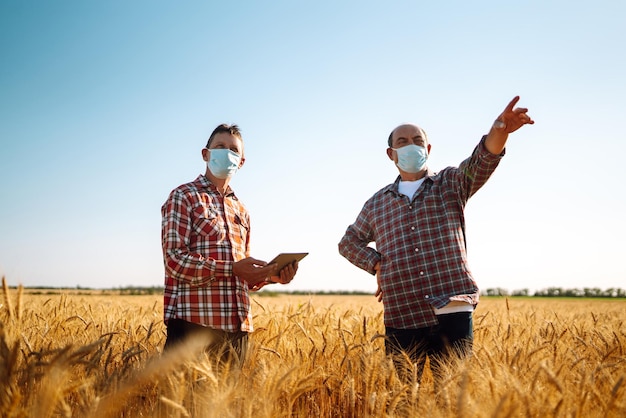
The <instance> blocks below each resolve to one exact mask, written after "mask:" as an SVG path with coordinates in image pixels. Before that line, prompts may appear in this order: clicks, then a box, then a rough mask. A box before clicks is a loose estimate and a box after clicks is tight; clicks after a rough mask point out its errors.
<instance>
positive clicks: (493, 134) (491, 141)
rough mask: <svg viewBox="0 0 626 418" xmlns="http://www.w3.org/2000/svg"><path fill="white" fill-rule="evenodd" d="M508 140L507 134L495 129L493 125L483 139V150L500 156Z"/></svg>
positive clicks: (502, 130)
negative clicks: (485, 149)
mask: <svg viewBox="0 0 626 418" xmlns="http://www.w3.org/2000/svg"><path fill="white" fill-rule="evenodd" d="M496 123H498V122H497V121H496ZM508 138H509V134H508V133H507V132H506V131H505V130H504V129H497V128H496V127H495V124H494V126H492V127H491V130H490V131H489V134H488V135H487V138H486V139H485V148H487V151H489V152H490V153H492V154H494V155H500V154H502V151H504V148H505V146H506V141H507V139H508Z"/></svg>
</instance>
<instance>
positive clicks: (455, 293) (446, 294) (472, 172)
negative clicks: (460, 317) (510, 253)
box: [339, 137, 504, 329]
mask: <svg viewBox="0 0 626 418" xmlns="http://www.w3.org/2000/svg"><path fill="white" fill-rule="evenodd" d="M484 140H485V137H483V139H482V140H481V141H480V143H479V144H478V146H477V147H476V148H475V149H474V152H473V153H472V155H471V156H470V157H469V158H468V159H466V160H465V161H463V162H462V163H461V164H460V165H459V167H448V168H445V169H444V170H442V171H441V172H439V173H434V172H432V171H431V170H430V169H428V173H427V174H426V177H425V180H424V182H423V183H422V185H421V186H420V188H419V189H418V190H417V192H416V193H415V195H414V196H413V198H411V199H410V198H408V197H407V196H405V195H402V194H400V193H399V192H398V185H399V183H400V177H398V178H397V179H396V181H395V182H394V183H393V184H390V185H388V186H386V187H384V188H383V189H381V190H379V191H378V192H377V193H376V194H374V196H372V197H371V198H370V199H369V200H368V201H367V202H366V203H365V205H364V206H363V209H362V210H361V213H359V216H358V217H357V219H356V221H355V222H354V224H352V225H350V226H349V227H348V229H347V230H346V233H345V235H344V236H343V238H342V239H341V241H340V243H339V252H340V253H341V255H342V256H344V257H345V258H346V259H348V260H349V261H350V262H351V263H353V264H354V265H356V266H357V267H360V268H361V269H363V270H365V271H368V272H369V273H371V274H374V273H375V272H374V266H375V265H376V263H378V262H379V261H380V285H381V288H382V291H383V303H384V310H385V326H387V327H393V328H401V329H417V328H423V327H427V326H431V325H435V324H437V319H436V317H435V314H434V312H433V307H435V308H442V307H444V306H445V305H446V304H448V303H449V302H450V300H451V298H453V300H464V301H467V302H469V303H472V304H476V303H477V302H478V287H477V285H476V282H475V281H474V278H473V277H472V273H471V271H470V269H469V266H468V263H467V252H466V244H465V218H464V215H463V210H464V208H465V204H466V203H467V201H468V199H469V198H470V197H471V196H472V195H473V194H474V193H476V191H478V189H480V188H481V187H482V186H483V185H484V184H485V182H486V181H487V180H488V179H489V177H490V176H491V174H492V173H493V172H494V170H495V169H496V167H497V166H498V164H499V162H500V159H501V158H502V156H503V155H504V152H503V153H502V154H501V155H494V154H491V153H490V152H489V151H487V149H486V148H485V145H484ZM372 242H374V243H375V245H376V249H374V248H372V247H370V246H369V244H370V243H372Z"/></svg>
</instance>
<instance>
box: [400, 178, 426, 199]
mask: <svg viewBox="0 0 626 418" xmlns="http://www.w3.org/2000/svg"><path fill="white" fill-rule="evenodd" d="M425 178H426V177H422V178H421V179H419V180H415V181H400V184H398V192H400V193H401V194H403V195H405V196H407V197H408V198H409V199H412V198H413V195H414V194H415V192H416V191H417V189H419V188H420V186H421V185H422V183H424V179H425Z"/></svg>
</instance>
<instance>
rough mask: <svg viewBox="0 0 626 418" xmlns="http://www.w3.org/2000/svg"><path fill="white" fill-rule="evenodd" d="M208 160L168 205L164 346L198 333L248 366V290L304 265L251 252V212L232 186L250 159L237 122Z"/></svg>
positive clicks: (286, 278) (223, 130)
mask: <svg viewBox="0 0 626 418" xmlns="http://www.w3.org/2000/svg"><path fill="white" fill-rule="evenodd" d="M202 158H203V159H204V161H206V162H207V167H206V171H205V174H203V175H199V176H198V178H196V179H195V180H194V181H192V182H190V183H186V184H183V185H181V186H178V187H177V188H175V189H174V190H173V191H172V192H171V193H170V195H169V197H168V199H167V201H166V202H165V203H164V204H163V207H162V208H161V214H162V224H161V228H162V229H161V237H162V245H163V260H164V265H165V291H164V322H165V324H166V326H167V339H166V342H165V349H167V350H169V349H170V348H171V347H173V346H175V345H177V344H178V343H180V342H181V341H183V340H186V339H187V338H189V337H190V336H191V335H197V336H200V337H201V338H204V340H205V342H206V345H207V348H208V351H211V352H214V353H215V354H216V355H217V356H218V358H219V359H224V360H228V359H231V358H233V357H234V358H235V359H236V360H239V361H240V364H241V360H243V359H244V358H245V354H246V348H247V341H248V333H249V332H251V331H252V330H253V326H252V314H251V311H250V298H249V295H248V291H249V290H250V289H251V290H259V289H260V288H262V287H263V286H264V285H265V284H267V283H270V282H272V283H283V284H286V283H289V282H290V281H291V280H292V279H293V277H294V275H295V274H296V271H297V269H298V264H297V262H294V263H292V264H290V265H288V266H286V267H284V268H283V269H282V270H281V271H280V272H277V271H276V265H275V264H270V265H268V264H267V263H266V262H265V261H261V260H257V259H255V258H252V257H250V248H249V244H250V218H249V216H248V211H247V210H246V208H245V207H244V205H243V203H241V202H240V201H239V199H238V198H237V196H236V195H235V193H234V192H233V190H232V189H231V188H230V186H229V182H230V179H231V177H232V176H233V175H234V173H235V172H236V171H237V170H238V169H239V168H241V167H242V166H243V163H244V161H245V158H244V152H243V140H242V137H241V132H240V130H239V128H238V126H237V125H225V124H222V125H219V126H218V127H217V128H215V130H214V131H213V133H212V134H211V136H210V137H209V140H208V142H207V145H206V147H205V148H203V149H202ZM231 348H232V349H231ZM235 354H236V356H235Z"/></svg>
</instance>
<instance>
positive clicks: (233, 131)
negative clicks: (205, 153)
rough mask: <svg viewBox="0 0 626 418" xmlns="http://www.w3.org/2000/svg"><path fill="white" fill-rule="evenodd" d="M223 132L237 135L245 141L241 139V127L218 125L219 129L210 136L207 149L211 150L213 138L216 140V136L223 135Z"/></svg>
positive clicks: (214, 130)
mask: <svg viewBox="0 0 626 418" xmlns="http://www.w3.org/2000/svg"><path fill="white" fill-rule="evenodd" d="M222 132H225V133H228V134H231V135H235V136H236V137H237V138H239V139H241V140H242V141H243V138H242V137H241V130H239V126H237V125H227V124H225V123H222V124H221V125H218V126H217V128H215V129H213V132H212V133H211V136H209V140H208V141H207V143H206V147H207V148H209V146H210V145H211V141H213V138H215V135H217V134H219V133H222Z"/></svg>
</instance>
